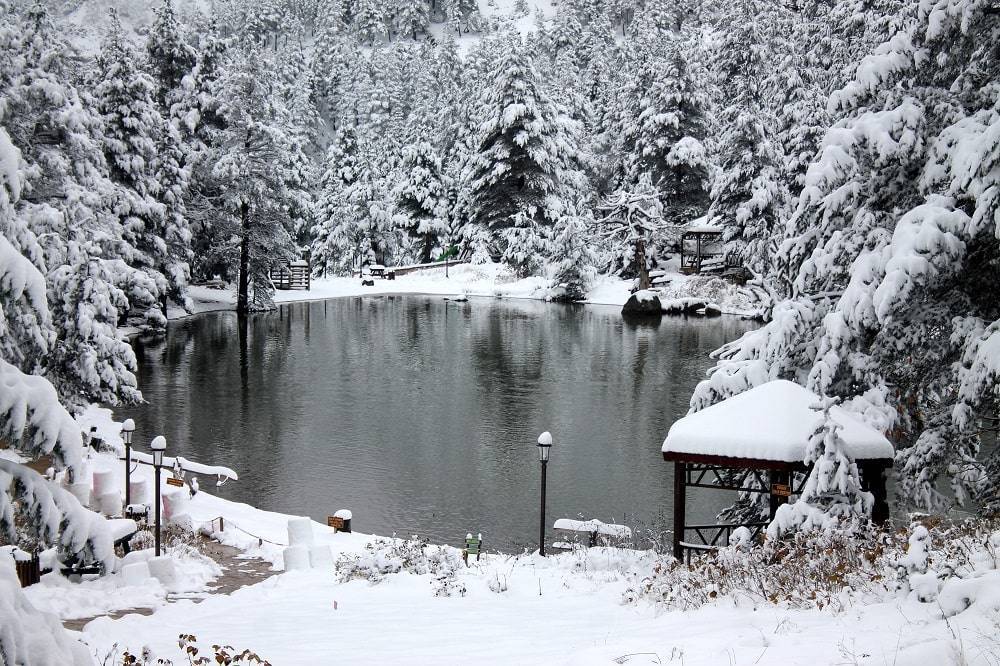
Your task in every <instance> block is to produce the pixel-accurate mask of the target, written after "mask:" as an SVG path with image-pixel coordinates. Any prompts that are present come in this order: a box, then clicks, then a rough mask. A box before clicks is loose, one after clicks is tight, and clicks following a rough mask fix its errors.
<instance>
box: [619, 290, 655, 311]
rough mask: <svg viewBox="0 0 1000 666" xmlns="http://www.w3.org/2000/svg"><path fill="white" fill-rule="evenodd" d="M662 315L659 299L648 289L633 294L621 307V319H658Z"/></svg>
mask: <svg viewBox="0 0 1000 666" xmlns="http://www.w3.org/2000/svg"><path fill="white" fill-rule="evenodd" d="M662 313H663V308H662V307H661V305H660V297H659V296H657V294H656V292H654V291H652V290H650V289H643V290H640V291H637V292H635V293H634V294H632V295H631V296H630V297H629V299H628V301H626V302H625V305H623V306H622V316H623V317H659V316H660V315H661V314H662Z"/></svg>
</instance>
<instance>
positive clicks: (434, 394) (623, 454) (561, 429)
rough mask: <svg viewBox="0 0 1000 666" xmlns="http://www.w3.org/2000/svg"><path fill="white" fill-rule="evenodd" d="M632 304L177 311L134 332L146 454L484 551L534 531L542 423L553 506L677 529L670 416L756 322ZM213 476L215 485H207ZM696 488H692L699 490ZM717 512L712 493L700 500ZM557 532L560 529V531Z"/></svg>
mask: <svg viewBox="0 0 1000 666" xmlns="http://www.w3.org/2000/svg"><path fill="white" fill-rule="evenodd" d="M619 311H620V309H619V308H617V307H604V306H566V305H556V304H547V303H543V302H539V301H528V300H494V299H472V300H470V301H469V302H467V303H456V302H449V301H445V300H443V299H442V298H441V297H434V296H428V297H423V296H373V297H364V298H342V299H335V300H327V301H318V302H311V303H297V304H290V305H285V306H282V307H281V308H280V309H278V310H277V311H275V312H270V313H266V314H259V315H255V316H252V317H250V318H249V322H248V324H247V326H246V328H245V334H242V335H241V328H242V327H240V326H239V325H238V320H237V317H236V315H235V314H233V313H214V314H205V315H200V316H197V317H193V318H191V319H188V320H184V321H181V322H176V323H174V324H171V325H170V328H169V330H168V332H167V335H166V337H165V338H160V339H156V340H138V341H136V343H135V348H136V353H137V356H138V360H139V373H138V376H139V386H140V388H141V389H142V392H143V395H144V396H145V398H146V400H147V401H148V404H147V405H143V406H141V407H139V408H136V409H133V410H124V411H125V412H126V413H125V414H124V416H132V417H134V418H135V419H136V423H137V432H136V438H135V439H136V442H138V444H139V448H140V449H141V450H144V449H145V447H146V446H147V444H148V442H149V440H150V439H151V438H152V437H153V436H154V435H157V434H163V435H165V436H166V438H167V443H168V454H171V453H177V454H180V455H183V456H186V457H188V458H191V459H194V460H197V461H199V462H205V463H217V464H224V465H228V466H230V467H232V468H234V469H235V470H236V471H237V472H238V473H239V474H240V480H239V481H238V482H230V483H228V484H226V485H225V486H223V487H221V488H218V489H215V488H214V483H212V482H211V481H209V480H205V483H203V487H204V488H205V489H207V490H211V491H212V492H218V494H220V495H222V496H224V497H227V498H230V499H234V500H237V501H242V502H248V503H251V504H254V505H255V506H258V507H261V508H263V509H268V510H272V511H280V512H285V513H292V514H301V515H310V516H312V517H313V518H316V519H317V520H320V521H321V522H325V519H326V516H327V515H330V514H332V513H333V512H334V511H336V510H337V509H351V510H352V511H353V513H354V529H356V530H357V531H360V532H368V533H376V534H386V535H388V534H392V533H397V534H399V535H410V534H419V535H420V536H423V537H427V538H429V539H431V540H432V541H434V542H446V543H452V544H458V543H460V542H461V541H462V539H463V538H464V536H465V533H466V532H470V531H471V532H482V533H483V537H484V540H485V541H486V545H487V546H488V547H490V548H494V547H497V548H504V549H513V548H518V547H520V546H527V545H532V546H534V545H535V541H536V540H537V534H538V527H537V526H538V494H539V463H538V456H537V452H536V448H537V447H536V446H535V441H536V439H537V437H538V434H539V433H540V432H542V431H543V430H549V431H551V432H552V436H553V439H554V445H553V448H552V456H551V462H550V463H549V470H548V518H549V520H548V521H547V522H548V523H549V525H550V526H551V522H552V521H553V520H555V519H556V518H560V517H571V518H580V517H584V518H599V519H601V520H604V521H606V522H618V523H622V522H624V523H625V524H627V525H630V526H631V527H633V528H636V529H638V530H644V529H646V528H649V527H650V526H655V527H657V528H659V529H669V528H670V522H669V516H670V515H671V514H670V510H671V506H672V501H671V483H672V470H671V465H669V464H668V463H666V462H664V461H663V459H662V457H661V455H660V445H661V443H662V441H663V438H664V437H665V436H666V433H667V430H668V428H669V427H670V424H671V423H672V422H673V421H674V420H675V419H677V418H679V417H680V416H683V415H684V414H685V413H686V411H687V407H688V399H689V398H690V395H691V391H692V389H693V388H694V386H695V384H696V383H697V382H698V380H699V379H700V378H702V377H703V376H704V373H705V370H706V369H707V368H709V367H710V366H711V359H709V358H708V354H709V352H711V351H712V350H714V349H716V348H717V347H719V346H720V345H721V344H722V343H724V342H726V341H728V340H732V339H734V338H736V337H738V336H739V335H740V334H742V333H743V332H744V331H745V330H748V329H749V328H751V327H752V326H753V324H751V323H750V322H746V321H742V320H739V319H737V318H732V317H722V318H716V319H699V318H692V319H684V318H673V317H664V318H663V319H662V320H661V321H660V322H659V323H658V324H657V323H653V324H648V323H646V324H636V323H629V322H625V321H623V320H622V318H621V316H620V314H619ZM213 481H214V480H213ZM692 499H693V501H692ZM692 499H689V506H690V507H691V508H690V509H689V511H690V512H691V515H692V516H694V517H697V518H703V517H708V516H711V515H713V514H714V512H715V511H716V510H717V509H718V508H719V500H720V498H719V497H718V496H713V494H711V493H710V494H708V495H707V496H701V497H699V496H697V495H696V496H694V498H692ZM552 538H553V535H552V533H551V530H550V531H549V540H550V541H551V540H552Z"/></svg>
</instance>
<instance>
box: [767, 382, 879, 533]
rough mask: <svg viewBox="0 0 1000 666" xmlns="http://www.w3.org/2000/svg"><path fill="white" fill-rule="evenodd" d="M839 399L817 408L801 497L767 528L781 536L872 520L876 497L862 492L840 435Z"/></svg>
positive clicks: (779, 512)
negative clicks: (834, 413)
mask: <svg viewBox="0 0 1000 666" xmlns="http://www.w3.org/2000/svg"><path fill="white" fill-rule="evenodd" d="M839 402H840V399H839V398H823V399H822V400H821V402H820V404H817V405H814V406H813V409H816V410H817V411H818V412H819V413H820V414H821V415H822V417H821V419H820V421H819V423H818V425H817V428H816V430H815V432H813V434H812V437H810V438H809V443H808V444H807V446H806V455H805V459H804V460H803V462H804V463H805V464H806V465H809V466H810V469H809V475H808V477H807V478H806V482H805V485H804V486H803V487H802V494H801V495H800V496H799V498H798V500H796V501H795V502H794V503H793V504H783V505H782V506H780V507H778V510H777V512H776V513H775V516H774V520H773V521H772V522H771V524H770V525H769V526H768V528H767V533H768V536H770V537H778V536H781V535H782V534H785V533H787V532H790V531H794V530H797V529H798V530H805V531H809V530H818V529H822V530H831V529H837V528H839V529H848V530H856V529H857V528H858V527H859V526H860V525H861V524H862V523H864V522H866V521H867V520H868V519H870V518H871V511H872V504H873V503H874V498H873V497H872V495H871V493H867V492H864V491H862V490H861V478H860V476H859V474H858V465H857V463H855V462H854V460H853V459H851V457H850V454H849V453H848V451H847V445H846V444H845V443H844V440H843V439H842V438H841V436H840V430H841V429H842V427H841V425H840V424H839V423H837V421H836V420H835V419H834V418H833V417H832V415H831V411H832V410H833V409H838V407H837V404H838V403H839Z"/></svg>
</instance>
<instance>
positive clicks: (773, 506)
mask: <svg viewBox="0 0 1000 666" xmlns="http://www.w3.org/2000/svg"><path fill="white" fill-rule="evenodd" d="M767 476H768V479H767V480H768V483H770V484H771V488H770V491H771V492H770V494H769V495H768V497H769V498H770V506H769V515H770V517H771V519H772V520H774V514H775V513H777V511H778V507H779V506H781V505H782V504H788V495H784V494H781V493H780V492H777V493H776V492H775V490H780V489H779V488H776V486H784V487H786V488H788V489H791V487H792V486H791V483H792V475H791V474H790V473H789V472H788V470H784V469H772V470H770V471H769V472H768V475H767Z"/></svg>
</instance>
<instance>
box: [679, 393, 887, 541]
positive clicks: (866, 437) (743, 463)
mask: <svg viewBox="0 0 1000 666" xmlns="http://www.w3.org/2000/svg"><path fill="white" fill-rule="evenodd" d="M819 401H820V398H819V396H817V395H816V394H815V393H813V392H812V391H809V390H808V389H805V388H803V387H802V386H799V385H798V384H795V383H793V382H789V381H785V380H775V381H771V382H767V383H766V384H762V385H760V386H757V387H756V388H752V389H750V390H749V391H746V392H744V393H740V394H739V395H736V396H733V397H732V398H729V399H728V400H724V401H722V402H720V403H717V404H715V405H712V406H711V407H707V408H705V409H703V410H701V411H699V412H695V413H694V414H689V415H687V416H685V417H684V418H681V419H678V420H677V421H675V422H674V424H673V425H672V426H671V427H670V432H669V433H668V434H667V438H666V440H665V441H664V442H663V448H662V452H663V459H664V460H666V461H668V462H672V463H673V464H674V538H673V551H674V556H675V557H677V558H678V559H681V558H684V557H685V556H687V558H688V559H690V556H691V554H692V552H698V551H706V550H714V549H716V548H718V547H720V546H726V545H728V544H729V538H730V536H731V535H732V533H733V530H735V529H736V528H738V527H741V526H742V527H746V528H747V529H748V530H750V533H751V534H752V535H753V536H754V537H756V536H757V535H758V534H760V533H761V531H762V530H763V529H765V528H766V526H767V525H768V523H769V522H770V521H769V520H768V521H755V522H747V523H731V524H730V523H711V524H689V523H688V522H687V517H686V502H687V489H688V488H712V489H715V490H728V491H744V492H751V493H762V494H767V495H769V498H770V518H771V519H773V518H774V514H775V512H776V511H777V509H778V507H779V506H781V505H782V504H785V503H787V502H788V501H789V499H790V498H791V497H792V496H797V495H799V494H801V492H802V484H804V483H805V478H806V473H807V472H808V471H809V468H808V467H807V466H806V465H805V464H804V463H803V459H804V458H805V451H806V445H807V443H808V441H809V438H810V436H811V435H812V433H813V431H814V430H815V427H816V424H817V422H818V420H819V418H820V415H819V413H818V412H817V411H816V410H814V409H812V406H813V405H815V404H817V403H818V402H819ZM830 414H831V418H832V419H833V420H834V421H835V422H836V423H838V424H839V425H840V426H841V429H840V430H839V434H840V436H841V438H842V439H843V441H844V443H845V444H846V446H847V450H848V452H849V454H850V455H851V457H852V458H853V459H854V460H855V462H857V464H858V468H859V471H860V473H861V486H862V490H865V491H867V492H870V493H872V495H873V496H874V498H875V504H874V507H873V510H872V518H873V519H874V520H876V521H879V522H881V521H885V520H887V519H888V518H889V505H888V501H887V495H886V486H885V471H886V469H888V468H889V467H891V466H892V458H893V448H892V444H890V443H889V440H887V439H886V438H885V436H884V435H882V433H880V432H879V431H878V430H875V429H874V428H872V427H871V426H869V425H867V424H865V423H863V422H862V421H860V420H859V419H858V418H857V417H855V416H853V415H852V414H850V413H849V412H847V410H845V409H843V408H841V407H834V408H833V409H831V412H830ZM796 472H800V473H801V474H800V475H799V476H798V479H797V478H796ZM796 484H798V485H796Z"/></svg>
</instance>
